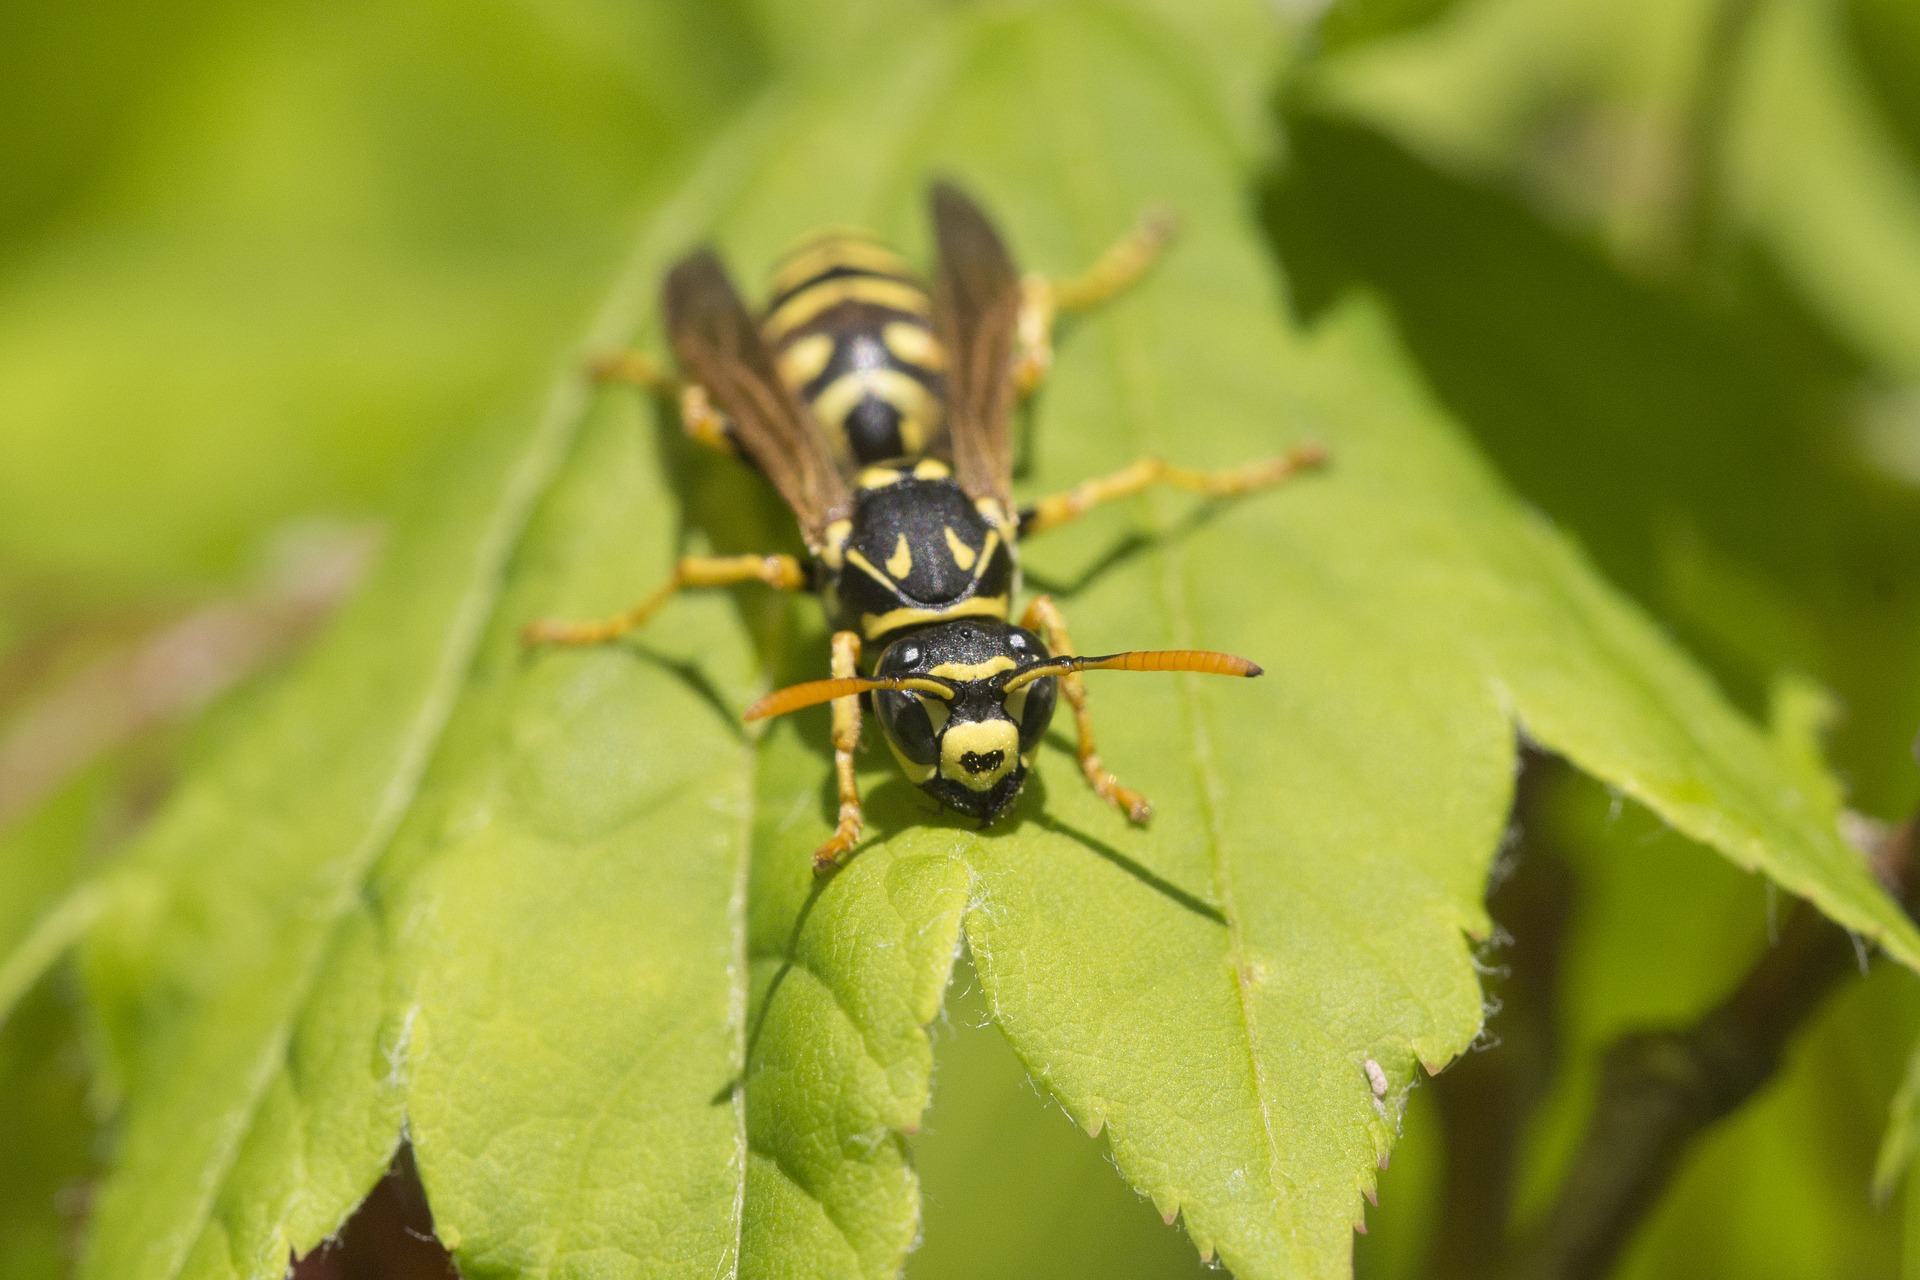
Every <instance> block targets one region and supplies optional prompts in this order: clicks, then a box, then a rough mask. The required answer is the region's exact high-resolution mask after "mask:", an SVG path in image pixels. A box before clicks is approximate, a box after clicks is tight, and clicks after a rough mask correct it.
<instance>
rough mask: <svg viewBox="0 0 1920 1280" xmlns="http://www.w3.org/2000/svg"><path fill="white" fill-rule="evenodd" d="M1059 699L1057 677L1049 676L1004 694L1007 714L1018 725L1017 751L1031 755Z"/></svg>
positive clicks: (1050, 719)
mask: <svg viewBox="0 0 1920 1280" xmlns="http://www.w3.org/2000/svg"><path fill="white" fill-rule="evenodd" d="M1059 700H1060V681H1059V680H1057V679H1055V678H1054V677H1052V676H1048V677H1046V678H1045V679H1041V680H1035V681H1034V682H1033V683H1032V684H1027V685H1022V686H1021V687H1020V688H1018V689H1015V690H1014V691H1013V692H1012V693H1009V694H1008V695H1007V702H1006V707H1007V716H1008V717H1009V718H1010V719H1011V720H1012V721H1013V722H1014V723H1015V724H1017V725H1019V726H1020V754H1021V755H1023V756H1031V755H1032V754H1033V752H1034V748H1036V747H1038V746H1039V745H1040V739H1041V738H1043V737H1045V736H1046V732H1047V726H1048V725H1050V724H1052V723H1053V708H1054V706H1055V704H1056V703H1058V702H1059Z"/></svg>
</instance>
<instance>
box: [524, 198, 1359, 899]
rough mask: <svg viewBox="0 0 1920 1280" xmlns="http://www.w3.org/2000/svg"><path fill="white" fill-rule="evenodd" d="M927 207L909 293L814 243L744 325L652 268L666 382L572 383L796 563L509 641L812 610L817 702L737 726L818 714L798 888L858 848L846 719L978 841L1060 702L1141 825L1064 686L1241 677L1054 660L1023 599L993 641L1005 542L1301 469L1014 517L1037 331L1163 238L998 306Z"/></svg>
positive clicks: (1108, 658) (1117, 800) (1016, 277)
mask: <svg viewBox="0 0 1920 1280" xmlns="http://www.w3.org/2000/svg"><path fill="white" fill-rule="evenodd" d="M929 204H930V207H931V213H932V219H933V230H934V238H935V242H936V244H937V253H938V261H937V264H936V268H935V271H934V278H933V287H932V290H931V292H929V290H928V289H927V288H926V287H925V286H924V285H923V284H922V283H921V282H920V281H919V280H918V279H917V278H916V276H915V274H914V273H913V271H912V270H911V268H910V267H909V266H908V264H907V263H906V262H905V261H904V260H903V259H902V258H901V257H900V256H899V255H898V254H896V253H895V252H894V251H893V250H892V249H890V248H888V247H887V246H886V245H885V244H884V243H882V242H881V241H880V240H878V239H876V238H874V237H873V236H871V235H868V234H866V233H864V232H852V231H845V230H838V231H831V232H826V233H822V234H820V235H818V236H816V237H814V238H813V239H811V240H808V241H805V242H803V243H802V244H801V245H800V246H799V247H797V248H796V249H794V250H792V251H791V252H790V253H789V254H788V255H787V256H786V258H784V259H783V260H782V262H781V263H780V265H779V266H778V267H777V268H776V270H775V272H774V276H773V281H772V289H771V295H770V298H769V300H768V302H767V305H766V308H765V310H764V311H763V312H762V313H761V315H760V317H759V319H758V320H757V321H756V320H755V318H754V316H753V315H752V314H751V313H750V312H749V311H748V309H747V306H746V304H745V303H744V302H742V301H741V298H740V294H739V292H738V291H737V290H736V289H735V288H734V286H733V282H732V281H731V279H730V278H729V277H728V275H727V272H726V269H725V268H724V267H723V266H722V265H721V263H720V260H719V258H718V257H716V256H715V255H714V253H713V252H712V251H711V250H710V249H701V250H699V251H697V252H695V253H693V254H691V255H690V256H688V257H687V258H685V259H684V260H682V261H681V262H680V263H679V265H677V266H675V267H674V268H673V270H672V271H671V272H670V273H669V274H668V276H667V279H666V285H665V290H664V293H665V310H666V327H667V334H668V337H669V340H670V342H671V345H672V347H673V351H674V355H675V356H676V357H677V359H678V361H679V365H680V368H681V370H682V371H683V372H684V374H685V380H684V381H682V380H680V379H677V378H674V377H673V376H672V375H669V374H667V373H666V372H665V371H664V370H662V369H660V368H659V367H658V366H657V365H655V364H654V363H653V362H652V361H651V360H649V359H648V358H647V357H646V356H644V355H643V354H640V353H635V352H629V353H622V354H620V355H618V356H615V357H612V358H610V359H607V360H604V361H602V362H600V363H599V364H598V366H597V367H598V370H599V372H600V373H601V374H602V375H603V376H605V377H608V378H611V379H614V380H620V381H626V382H631V383H634V384H636V385H639V386H642V387H644V388H646V389H648V390H650V391H653V392H655V393H657V394H662V395H667V396H671V397H674V398H677V400H678V402H679V405H680V417H681V422H682V424H683V426H684V427H685V429H686V431H687V433H688V434H689V435H691V436H692V437H693V438H694V439H696V440H698V441H700V442H702V443H704V444H707V445H711V446H713V447H715V448H718V449H722V450H725V451H727V452H730V453H734V454H737V455H739V456H740V457H742V458H744V459H745V460H746V461H748V462H749V463H751V464H752V465H754V466H756V467H758V468H759V470H760V471H761V472H763V473H764V474H765V475H766V477H767V479H768V480H769V481H771V482H772V484H773V487H774V488H775V489H776V490H778V492H779V494H780V496H781V498H782V499H783V500H784V501H785V502H786V504H787V506H788V507H789V508H791V509H792V511H793V514H794V516H795V517H796V518H797V519H798V521H799V524H800V532H801V534H802V536H803V538H804V540H805V542H806V546H807V551H808V557H807V559H806V560H804V561H802V560H800V559H798V558H796V557H793V556H788V555H752V556H692V557H688V558H685V559H682V560H681V561H680V562H679V563H678V565H677V566H676V567H675V569H674V572H673V575H672V576H671V577H670V578H669V579H668V581H667V582H666V584H665V585H664V586H662V587H661V588H660V589H659V590H658V591H656V592H654V594H653V595H651V596H649V597H647V598H646V599H645V600H643V601H641V602H640V604H638V605H637V606H635V607H634V608H633V609H631V610H629V611H628V612H626V613H623V614H620V615H619V616H617V617H613V618H609V619H607V620H605V621H602V622H594V623H585V624H571V623H562V622H552V621H546V622H536V623H534V624H532V625H531V626H529V627H528V628H527V630H526V639H527V641H528V642H529V643H534V644H558V645H587V644H600V643H603V642H606V641H609V640H613V639H616V638H618V637H619V636H622V635H624V634H626V633H627V632H629V631H631V630H633V629H634V628H636V627H638V626H640V625H641V624H643V623H645V622H646V621H647V620H648V619H649V618H650V617H652V616H653V614H654V613H655V612H656V611H657V610H658V609H659V608H660V607H661V606H662V605H664V604H665V603H666V602H667V601H668V600H669V599H671V598H672V597H673V595H674V594H675V593H676V592H678V591H680V590H681V589H683V588H686V587H713V586H726V585H730V584H733V583H741V582H753V581H759V582H764V583H766V584H767V585H768V586H770V587H775V588H779V589H781V590H786V591H813V592H817V593H818V594H819V595H820V598H821V601H822V603H823V604H824V606H825V608H826V612H827V617H828V619H829V621H830V622H831V624H832V626H833V628H834V633H833V643H832V653H833V658H832V672H831V677H830V678H829V679H825V680H814V681H809V682H808V683H805V684H799V685H794V686H792V687H790V688H786V689H780V690H777V691H775V692H773V693H770V694H768V695H767V696H766V697H764V698H762V699H760V700H759V701H758V702H756V703H754V705H753V706H752V707H750V708H749V709H748V710H747V713H746V718H747V719H748V720H758V719H764V718H766V717H769V716H778V715H784V714H786V713H787V712H790V711H797V710H800V709H801V708H803V707H810V706H816V705H818V704H820V703H823V702H830V703H832V715H833V755H834V769H835V773H836V775H837V778H838V783H839V796H840V809H839V818H838V822H837V824H836V826H835V828H834V833H833V835H832V837H831V838H829V839H828V840H827V841H826V843H825V844H823V845H821V846H820V848H819V849H818V850H817V851H816V852H815V854H814V865H815V867H816V869H818V870H822V871H824V870H827V869H830V868H832V867H833V866H835V865H837V864H838V863H839V861H840V860H841V859H842V858H843V857H845V856H846V855H847V854H848V853H849V852H850V851H851V850H852V849H853V847H854V844H855V843H856V842H857V841H858V839H859V837H860V829H861V808H860V789H859V784H858V782H857V780H856V777H855V773H854V750H855V748H856V747H857V746H858V744H859V741H860V729H861V721H862V710H863V704H864V705H865V706H866V707H870V709H871V712H872V714H873V716H874V718H875V719H877V720H878V721H879V722H880V731H881V736H882V737H883V738H885V739H886V743H887V746H888V748H889V749H890V750H891V751H892V753H893V756H894V758H895V760H896V761H898V763H899V765H900V769H901V771H902V772H903V773H905V774H906V776H907V777H908V779H910V780H911V781H912V782H913V783H915V784H916V785H917V786H919V787H920V788H921V789H922V790H924V791H926V792H927V793H928V794H930V795H932V796H933V797H934V799H936V800H937V801H939V802H940V803H941V804H943V805H945V806H948V807H950V808H953V809H956V810H958V811H960V812H961V813H965V814H968V815H971V816H972V817H975V818H978V819H980V820H981V821H982V822H983V823H985V822H991V821H992V820H993V819H994V818H996V817H997V816H999V815H1000V814H1001V813H1003V812H1004V811H1005V810H1006V808H1007V806H1008V805H1010V804H1011V803H1012V802H1013V799H1014V797H1015V796H1016V795H1018V794H1019V792H1020V788H1021V786H1022V784H1023V783H1024V782H1025V781H1026V776H1027V771H1028V769H1029V768H1030V767H1031V766H1032V763H1033V757H1034V752H1035V750H1036V749H1037V748H1038V746H1039V744H1040V739H1041V736H1042V735H1043V734H1044V733H1045V732H1046V729H1047V725H1048V723H1049V722H1050V721H1051V720H1052V718H1053V713H1054V705H1055V702H1056V701H1057V699H1058V698H1059V697H1060V696H1061V695H1064V696H1065V697H1066V700H1067V703H1068V705H1069V706H1070V707H1072V709H1073V715H1074V721H1075V726H1076V728H1077V729H1078V732H1079V757H1080V768H1081V772H1082V773H1084V774H1085V775H1086V779H1087V781H1088V783H1089V784H1090V785H1091V786H1092V787H1093V789H1094V791H1095V792H1097V793H1098V794H1099V795H1100V797H1101V798H1102V799H1104V800H1106V801H1107V802H1108V803H1110V804H1113V805H1115V806H1116V807H1118V808H1119V809H1121V810H1122V811H1123V812H1125V813H1126V815H1127V817H1128V818H1130V819H1131V820H1133V821H1134V822H1145V821H1146V820H1147V818H1148V816H1149V815H1150V814H1151V812H1152V809H1151V806H1149V805H1148V803H1147V800H1146V797H1144V796H1142V795H1140V794H1139V793H1138V792H1136V791H1132V790H1130V789H1128V788H1126V787H1124V786H1122V785H1121V784H1120V782H1119V780H1118V779H1117V778H1115V777H1114V775H1113V774H1112V772H1110V771H1109V770H1108V769H1107V767H1106V765H1105V764H1104V763H1102V761H1101V759H1100V756H1099V753H1098V752H1097V751H1096V750H1095V747H1094V737H1093V726H1092V722H1091V720H1090V719H1089V717H1088V714H1087V692H1086V687H1085V685H1084V684H1083V682H1082V681H1081V678H1080V673H1081V672H1083V671H1197V672H1203V673H1206V674H1211V675H1227V676H1257V675H1259V674H1260V668H1259V667H1258V666H1256V665H1254V664H1253V663H1252V662H1249V661H1247V660H1246V659H1245V658H1238V657H1234V656H1233V655H1231V654H1224V653H1212V652H1208V651H1205V650H1191V649H1175V650H1145V651H1135V652H1128V653H1115V654H1108V655H1104V656H1099V657H1082V656H1079V655H1077V654H1076V653H1075V652H1074V648H1073V644H1072V641H1071V640H1070V639H1069V637H1068V634H1067V627H1066V622H1065V620H1064V619H1063V618H1062V617H1061V614H1060V610H1059V609H1058V607H1056V606H1055V604H1054V602H1053V601H1052V600H1051V599H1049V598H1048V597H1046V596H1044V595H1043V596H1038V597H1036V598H1035V599H1034V600H1032V601H1031V602H1030V603H1029V604H1028V605H1027V608H1026V610H1025V612H1024V613H1023V614H1022V615H1021V618H1020V623H1019V625H1018V626H1015V625H1013V624H1012V622H1011V621H1010V619H1011V617H1012V607H1013V601H1014V598H1015V596H1016V595H1017V594H1018V592H1019V588H1020V569H1019V557H1018V550H1017V548H1018V544H1019V541H1020V539H1022V538H1025V537H1031V536H1032V535H1034V534H1037V533H1043V532H1045V531H1046V530H1048V529H1054V528H1058V527H1059V526H1061V525H1063V524H1066V523H1067V522H1069V521H1071V520H1073V519H1075V518H1077V517H1078V516H1080V515H1082V514H1083V513H1085V512H1086V511H1088V510H1089V509H1091V508H1092V507H1094V506H1097V505H1098V504H1100V503H1102V502H1107V501H1110V500H1112V499H1115V498H1119V497H1124V496H1126V495H1129V494H1134V493H1138V492H1140V491H1141V490H1143V489H1145V488H1147V487H1149V486H1151V485H1154V484H1168V485H1173V486H1175V487H1178V488H1181V489H1187V490H1191V491H1194V492H1197V493H1202V494H1207V495H1212V496H1225V495H1232V494H1242V493H1246V492H1248V491H1250V490H1254V489H1260V488H1264V487H1266V486H1269V485H1274V484H1278V483H1279V482H1281V481H1282V480H1285V479H1286V478H1288V477H1289V476H1292V475H1294V474H1296V473H1298V472H1300V471H1302V470H1304V469H1307V468H1310V467H1315V466H1318V465H1319V464H1321V463H1322V462H1324V461H1325V456H1326V455H1325V452H1324V450H1322V449H1321V448H1320V447H1319V446H1317V445H1313V444H1302V445H1299V446H1296V447H1295V448H1293V449H1292V450H1290V451H1288V452H1287V453H1284V454H1281V455H1280V456H1278V457H1275V458H1270V459H1267V460H1264V461H1260V462H1256V463H1254V464H1252V465H1250V466H1245V467H1241V468H1237V469H1233V470H1228V471H1218V472H1199V471H1190V470H1187V469H1185V468H1181V467H1175V466H1170V465H1168V464H1166V463H1164V462H1162V461H1160V460H1159V459H1157V458H1143V459H1141V460H1140V461H1138V462H1135V463H1134V464H1133V465H1132V466H1129V467H1127V468H1125V469H1123V470H1121V471H1118V472H1115V473H1114V474H1112V475H1108V476H1103V477H1100V478H1097V479H1093V480H1089V481H1086V482H1085V483H1083V484H1080V485H1078V486H1076V487H1075V488H1073V489H1070V490H1068V491H1067V492H1065V493H1060V494H1056V495H1053V496H1051V497H1048V498H1043V499H1041V500H1040V501H1039V502H1037V503H1035V504H1033V505H1032V506H1030V507H1025V508H1020V507H1016V506H1015V505H1014V500H1013V492H1012V478H1013V458H1012V447H1011V440H1010V435H1011V425H1010V424H1011V422H1012V418H1013V410H1014V405H1015V402H1016V400H1017V399H1018V398H1020V397H1022V396H1024V395H1026V394H1028V393H1030V392H1031V391H1032V390H1033V389H1034V388H1035V387H1036V386H1037V385H1038V384H1039V383H1040V382H1041V380H1042V379H1043V378H1044V377H1045V375H1046V373H1047V371H1048V369H1049V367H1050V366H1051V363H1052V338H1053V328H1054V323H1055V320H1056V319H1057V318H1058V316H1059V315H1060V314H1062V313H1064V312H1074V311H1083V310H1086V309H1089V308H1092V307H1095V306H1098V305H1099V304H1101V303H1103V302H1105V301H1106V300H1107V299H1109V298H1111V297H1112V296H1114V295H1115V294H1116V293H1118V292H1120V291H1121V290H1122V289H1124V288H1125V287H1126V286H1127V285H1128V284H1130V283H1131V282H1132V281H1133V280H1134V279H1136V278H1137V277H1138V276H1140V275H1141V274H1142V273H1143V272H1144V271H1145V270H1146V269H1147V268H1148V267H1149V266H1150V265H1151V264H1152V262H1153V260H1154V259H1155V257H1156V256H1157V255H1158V253H1159V252H1160V250H1161V248H1162V247H1163V246H1164V244H1165V242H1166V240H1167V238H1168V235H1169V233H1170V231H1171V222H1170V220H1169V219H1167V218H1165V217H1151V218H1148V219H1146V220H1144V221H1143V222H1142V223H1141V224H1140V226H1139V227H1137V228H1136V229H1135V230H1134V231H1133V232H1132V233H1131V234H1129V235H1128V236H1127V237H1125V238H1124V239H1122V240H1121V241H1119V242H1118V243H1116V244H1115V245H1114V246H1113V247H1112V248H1111V249H1109V250H1108V251H1107V252H1106V253H1105V254H1103V255H1102V256H1101V257H1100V258H1099V260H1097V261H1096V262H1095V263H1094V264H1093V266H1092V267H1090V268H1089V269H1088V270H1087V271H1086V272H1085V273H1084V274H1083V275H1081V276H1078V277H1074V278H1072V279H1069V280H1064V281H1053V280H1049V279H1047V278H1045V277H1042V276H1028V277H1026V278H1025V279H1024V280H1023V279H1022V278H1021V276H1020V274H1019V272H1018V271H1017V270H1016V269H1015V267H1014V263H1013V258H1012V256H1011V255H1010V254H1009V253H1008V251H1007V247H1006V245H1005V243H1004V242H1003V241H1002V240H1001V238H1000V235H999V233H998V232H997V231H996V230H995V229H994V226H993V224H992V222H990V221H989V220H988V219H987V217H986V215H985V214H984V213H982V212H981V210H980V209H979V207H978V206H976V205H975V204H974V203H973V201H972V200H970V199H969V198H968V197H967V196H966V195H965V194H963V193H962V192H961V191H960V190H959V189H958V188H957V187H954V186H952V185H950V184H947V183H936V184H934V186H933V187H932V189H931V191H930V199H929ZM867 654H871V655H873V658H872V661H871V664H870V665H865V670H864V672H863V665H864V664H863V655H867Z"/></svg>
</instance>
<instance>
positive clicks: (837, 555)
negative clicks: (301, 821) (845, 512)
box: [820, 520, 853, 571]
mask: <svg viewBox="0 0 1920 1280" xmlns="http://www.w3.org/2000/svg"><path fill="white" fill-rule="evenodd" d="M852 536H853V521H851V520H835V521H834V522H833V523H832V524H830V525H828V526H827V527H826V530H825V531H824V541H823V542H822V543H821V545H820V558H821V559H822V560H824V561H825V562H826V565H827V568H829V569H833V570H836V571H837V570H838V569H839V568H840V566H841V565H842V564H843V563H845V562H846V555H847V539H849V538H851V537H852Z"/></svg>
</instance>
